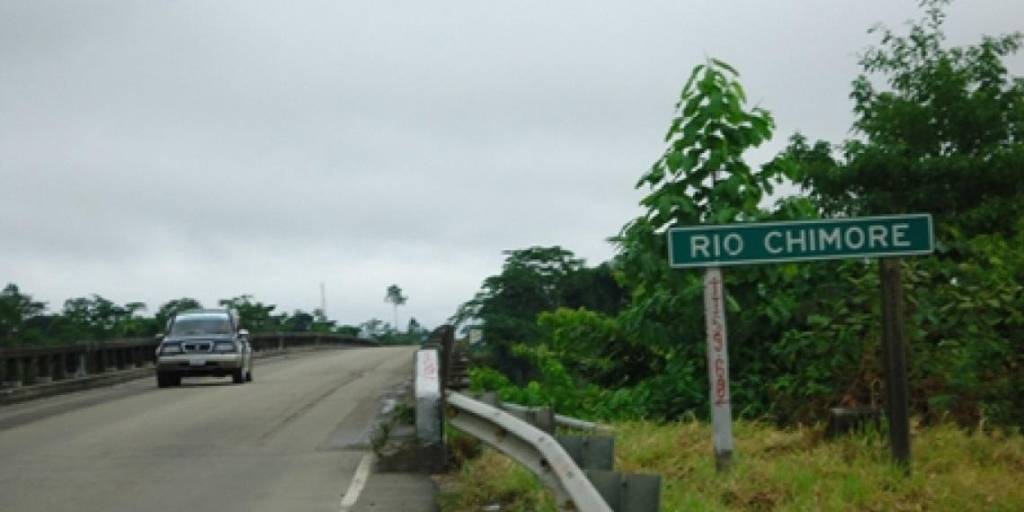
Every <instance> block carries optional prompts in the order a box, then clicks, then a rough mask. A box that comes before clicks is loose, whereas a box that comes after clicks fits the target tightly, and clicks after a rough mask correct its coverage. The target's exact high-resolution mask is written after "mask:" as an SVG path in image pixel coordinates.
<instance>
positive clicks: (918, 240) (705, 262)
mask: <svg viewBox="0 0 1024 512" xmlns="http://www.w3.org/2000/svg"><path fill="white" fill-rule="evenodd" d="M934 249H935V240H934V234H933V233H932V216H931V215H929V214H927V213H921V214H910V215H892V216H886V217H852V218H848V219H828V220H811V221H795V222H760V223H749V224H721V225H701V226H693V227H685V228H672V229H670V230H669V232H668V255H669V263H670V264H671V266H672V267H675V268H688V267H718V266H728V265H752V264H757V263H782V262H787V261H808V260H832V259H845V258H881V257H890V256H909V255H915V254H931V252H932V251H934Z"/></svg>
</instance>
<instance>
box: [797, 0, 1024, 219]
mask: <svg viewBox="0 0 1024 512" xmlns="http://www.w3.org/2000/svg"><path fill="white" fill-rule="evenodd" d="M945 3H947V2H946V1H943V0H929V1H926V2H924V5H925V7H926V14H925V17H924V19H922V20H920V21H918V22H915V23H913V24H911V26H910V28H909V32H908V33H907V34H905V35H903V34H898V33H896V32H894V31H892V30H890V29H888V28H885V27H876V28H875V29H873V30H872V32H873V33H878V34H880V36H881V41H880V44H879V45H878V46H875V47H872V48H870V49H868V50H867V51H866V52H865V53H864V54H863V55H862V57H861V59H860V65H861V69H862V72H861V74H860V75H859V76H858V77H857V78H856V80H854V82H853V91H852V93H851V94H850V96H851V98H852V99H853V100H854V112H855V114H856V116H857V117H856V121H855V122H854V126H853V128H854V129H855V130H856V132H857V133H859V134H860V135H862V136H863V138H861V139H855V140H850V141H847V142H845V143H844V144H843V145H842V147H841V155H840V156H838V157H837V156H834V155H833V154H832V148H831V146H830V145H829V144H828V143H825V142H820V141H819V142H817V143H816V144H814V145H813V146H810V145H808V144H807V141H806V139H804V138H803V137H797V138H794V139H793V140H792V142H791V145H790V148H789V150H788V152H787V153H788V156H789V157H790V159H791V160H792V161H793V162H795V163H797V164H798V165H797V166H796V174H795V177H796V179H797V182H798V183H799V184H801V185H802V186H803V187H804V188H805V189H806V190H807V191H808V192H809V193H810V194H811V195H812V197H814V198H815V199H816V200H817V202H818V204H819V205H820V206H821V207H822V209H823V210H824V211H825V212H826V213H830V214H831V213H845V214H853V215H864V214H879V213H904V212H917V211H921V212H931V213H932V214H934V215H935V216H936V218H937V220H938V221H939V223H940V224H941V226H942V228H943V230H944V231H945V230H947V229H949V230H953V231H955V232H961V233H965V234H970V235H973V234H982V233H993V232H998V233H1009V231H1008V230H1010V229H1013V228H1014V227H1015V220H1016V219H1019V218H1021V215H1022V214H1024V146H1022V145H1021V140H1022V138H1024V80H1021V79H1020V78H1015V77H1011V76H1010V75H1009V74H1008V72H1007V69H1006V66H1005V64H1004V63H1003V59H1005V58H1006V57H1008V56H1010V55H1012V54H1014V53H1015V52H1016V51H1017V50H1018V49H1019V48H1020V45H1021V42H1022V37H1024V36H1022V34H1020V33H1013V34H1008V35H1001V36H997V37H992V36H986V37H984V38H983V39H982V40H981V41H980V42H979V43H977V44H974V45H970V46H966V47H946V46H945V44H944V43H945V35H944V33H943V32H942V26H943V22H944V21H945V15H944V13H943V12H942V9H941V8H942V6H943V4H945ZM1008 220H1009V222H1007V221H1008ZM946 232H948V231H946Z"/></svg>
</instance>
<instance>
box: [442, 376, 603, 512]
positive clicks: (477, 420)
mask: <svg viewBox="0 0 1024 512" xmlns="http://www.w3.org/2000/svg"><path fill="white" fill-rule="evenodd" d="M446 395H447V397H448V405H449V406H450V407H452V408H453V409H454V411H455V414H454V415H453V416H451V417H450V418H449V421H450V422H451V423H452V424H453V425H455V426H456V427H458V428H459V429H460V430H462V431H464V432H466V433H468V434H470V435H472V436H473V437H476V438H477V439H479V440H481V441H483V442H485V443H487V444H488V445H490V446H492V447H494V448H495V449H497V450H499V451H501V452H502V453H504V454H505V455H508V456H509V457H511V458H513V459H515V460H516V461H517V462H519V463H520V464H522V465H523V466H525V467H526V468H527V469H529V470H530V471H532V472H533V473H534V474H535V475H537V476H538V477H539V478H540V479H541V480H542V481H543V482H544V483H545V485H547V486H548V487H549V488H551V489H552V490H553V491H554V492H555V496H556V497H557V498H558V501H559V505H560V506H563V507H567V506H571V507H575V509H576V510H579V511H583V512H612V509H611V507H609V506H608V504H607V503H606V502H605V501H604V498H602V497H601V494H600V493H599V492H598V491H597V489H596V488H595V487H594V485H593V484H592V483H591V482H590V480H589V479H588V478H587V475H586V474H585V473H584V472H583V470H581V469H580V468H579V467H578V466H577V465H576V462H575V461H573V459H572V457H570V456H569V454H568V453H567V452H566V451H565V449H564V448H562V446H561V445H560V444H559V443H558V440H556V439H555V438H554V437H552V436H551V435H549V434H548V433H546V432H543V431H541V430H540V429H538V428H537V427H534V426H533V425H531V424H529V423H527V422H525V421H522V420H520V419H519V418H516V417H515V416H513V415H512V414H510V413H508V412H506V411H503V410H501V409H499V408H497V407H494V406H491V405H488V404H485V403H483V402H479V401H477V400H474V399H472V398H470V397H468V396H465V395H463V394H460V393H457V392H454V391H448V392H447V393H446Z"/></svg>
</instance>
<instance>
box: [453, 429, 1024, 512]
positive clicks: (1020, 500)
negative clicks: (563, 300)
mask: <svg viewBox="0 0 1024 512" xmlns="http://www.w3.org/2000/svg"><path fill="white" fill-rule="evenodd" d="M616 429H617V432H616V468H617V469H618V470H620V471H625V472H641V473H643V472H646V473H660V474H661V475H662V477H663V483H662V510H666V511H677V510H710V511H717V510H749V511H762V510H765V511H767V510H779V511H790V510H793V511H796V510H800V511H803V510H850V511H854V510H857V511H859V510H879V511H882V510H885V511H888V510H956V511H960V510H979V511H980V510H984V511H1003V510H1005V511H1020V510H1024V437H1022V436H1020V435H1019V434H1013V435H1007V434H1002V433H999V432H994V433H984V434H983V433H975V434H971V433H967V432H965V431H963V430H961V429H959V428H957V427H955V426H951V425H940V426H936V427H930V428H927V429H921V430H917V431H915V432H914V437H913V471H912V474H911V475H910V476H909V477H907V476H904V474H903V471H902V470H901V469H900V468H899V467H896V466H894V465H893V464H891V463H890V459H889V452H888V445H887V443H886V440H885V438H884V437H881V436H880V435H878V434H873V433H865V434H858V435H854V436H850V437H845V438H841V439H839V440H835V441H825V440H823V439H822V438H821V433H820V432H821V429H813V430H812V429H806V428H805V429H791V430H779V429H777V428H774V427H771V426H767V425H764V424H760V423H751V422H737V423H736V424H735V425H734V432H735V437H736V455H735V459H734V465H733V469H732V471H730V472H729V473H727V474H719V473H718V472H716V471H715V466H714V461H713V458H712V455H711V454H712V444H711V431H710V428H709V426H708V425H707V424H704V423H700V422H681V423H674V424H655V423H646V422H636V423H623V424H617V425H616ZM444 488H445V489H444V491H443V493H442V510H444V511H445V512H455V511H470V510H472V511H478V510H480V509H481V507H482V506H484V505H488V504H501V505H502V507H501V510H503V511H510V510H522V511H544V510H554V508H553V505H552V502H551V499H550V497H549V496H546V495H545V493H544V492H543V491H542V489H541V487H540V485H539V483H538V482H537V481H536V480H535V479H534V478H533V477H532V475H530V474H529V473H528V472H526V470H524V469H522V468H520V467H518V466H517V465H516V464H515V463H514V462H512V461H511V460H509V459H506V458H505V457H503V456H501V455H499V454H497V453H494V452H492V451H485V452H484V453H483V454H482V455H481V456H480V457H478V458H475V459H471V460H469V461H467V462H466V464H465V465H464V466H463V468H462V469H461V470H460V471H459V472H458V473H456V474H455V475H453V476H452V477H451V478H450V479H449V481H448V483H447V484H446V485H445V486H444Z"/></svg>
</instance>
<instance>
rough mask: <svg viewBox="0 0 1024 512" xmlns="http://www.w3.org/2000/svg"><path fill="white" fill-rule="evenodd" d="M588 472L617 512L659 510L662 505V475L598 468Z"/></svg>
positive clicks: (589, 477)
mask: <svg viewBox="0 0 1024 512" xmlns="http://www.w3.org/2000/svg"><path fill="white" fill-rule="evenodd" d="M586 474H587V478H588V479H589V480H590V482H591V483H592V484H594V487H595V488H596V489H597V492H599V493H601V497H603V498H604V500H605V501H606V502H607V503H608V505H609V506H611V508H612V510H614V511H615V512H658V510H659V509H660V507H661V476H660V475H641V474H625V475H623V474H621V473H619V472H617V471H597V470H590V471H586Z"/></svg>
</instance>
